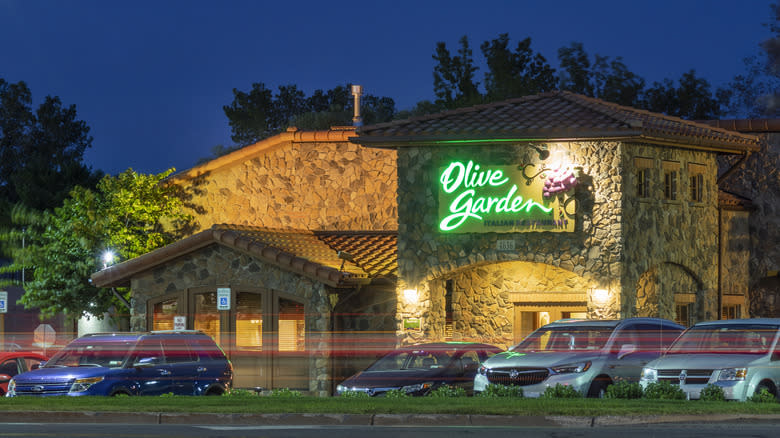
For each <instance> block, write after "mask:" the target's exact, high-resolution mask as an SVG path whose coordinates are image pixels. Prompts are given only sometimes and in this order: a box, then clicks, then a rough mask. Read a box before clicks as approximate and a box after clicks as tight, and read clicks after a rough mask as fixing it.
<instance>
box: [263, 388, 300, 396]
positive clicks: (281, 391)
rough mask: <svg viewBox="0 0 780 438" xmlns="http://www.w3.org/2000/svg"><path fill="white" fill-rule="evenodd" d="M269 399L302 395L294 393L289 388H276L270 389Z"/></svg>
mask: <svg viewBox="0 0 780 438" xmlns="http://www.w3.org/2000/svg"><path fill="white" fill-rule="evenodd" d="M268 396H269V397H285V398H287V397H302V396H303V394H301V392H300V391H295V390H293V389H290V388H277V389H272V390H271V393H270V394H268Z"/></svg>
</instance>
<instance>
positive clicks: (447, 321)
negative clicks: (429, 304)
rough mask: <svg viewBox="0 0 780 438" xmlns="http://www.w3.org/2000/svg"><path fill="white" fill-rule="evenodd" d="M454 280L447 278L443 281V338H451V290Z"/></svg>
mask: <svg viewBox="0 0 780 438" xmlns="http://www.w3.org/2000/svg"><path fill="white" fill-rule="evenodd" d="M454 283H455V282H454V281H453V280H447V281H446V282H445V283H444V338H445V339H452V322H453V316H452V291H453V289H454Z"/></svg>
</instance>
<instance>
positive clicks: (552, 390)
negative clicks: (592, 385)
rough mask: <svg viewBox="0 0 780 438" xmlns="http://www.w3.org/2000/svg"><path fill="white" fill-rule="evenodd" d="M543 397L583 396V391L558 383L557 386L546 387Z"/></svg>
mask: <svg viewBox="0 0 780 438" xmlns="http://www.w3.org/2000/svg"><path fill="white" fill-rule="evenodd" d="M541 397H542V398H582V393H580V392H579V391H577V390H576V389H574V388H572V387H571V386H568V385H561V384H560V383H556V384H555V386H548V387H547V388H544V392H543V393H542V395H541Z"/></svg>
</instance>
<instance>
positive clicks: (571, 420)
mask: <svg viewBox="0 0 780 438" xmlns="http://www.w3.org/2000/svg"><path fill="white" fill-rule="evenodd" d="M740 421H749V422H757V421H763V422H772V423H778V424H780V414H768V415H749V414H746V415H658V416H649V415H648V416H637V415H634V416H608V415H607V416H599V417H576V416H554V415H550V416H542V415H538V416H512V415H454V414H441V415H439V414H209V413H171V412H68V411H55V412H45V411H44V412H13V411H6V412H5V413H4V415H3V416H2V418H0V424H1V423H117V424H120V423H124V424H220V425H266V426H282V425H287V426H289V425H299V426H318V425H319V426H328V425H348V426H409V425H414V426H483V427H485V426H494V427H500V426H510V427H511V426H515V427H580V428H583V427H609V426H620V425H636V424H659V423H718V422H740Z"/></svg>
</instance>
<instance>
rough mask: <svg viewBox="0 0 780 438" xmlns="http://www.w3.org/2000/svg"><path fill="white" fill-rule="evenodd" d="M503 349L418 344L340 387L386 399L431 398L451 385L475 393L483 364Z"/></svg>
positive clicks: (340, 391)
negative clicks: (396, 393) (391, 394)
mask: <svg viewBox="0 0 780 438" xmlns="http://www.w3.org/2000/svg"><path fill="white" fill-rule="evenodd" d="M501 351H503V350H502V349H500V348H498V347H496V346H493V345H488V344H477V343H471V342H441V343H432V344H417V345H411V346H407V347H402V348H399V349H397V350H395V351H393V352H391V353H389V354H387V355H385V356H384V357H382V358H381V359H379V360H377V361H376V362H374V364H373V365H371V366H370V367H368V368H366V369H365V370H364V371H361V372H359V373H357V374H355V375H354V376H352V377H350V378H348V379H347V380H345V381H344V382H342V383H341V384H340V385H338V386H337V387H336V392H337V394H338V395H341V394H343V393H345V392H349V391H353V392H365V393H368V394H369V395H371V396H383V395H385V393H386V392H387V391H390V390H402V391H405V392H406V393H407V394H409V395H415V396H422V395H427V394H428V393H430V392H431V391H433V390H434V389H436V388H438V387H440V386H443V385H449V386H453V387H461V388H463V389H465V390H466V393H468V394H472V393H473V384H474V375H475V374H476V373H477V370H478V369H479V364H480V363H481V362H483V361H484V360H487V358H489V357H490V356H492V355H494V354H496V353H500V352H501Z"/></svg>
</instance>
